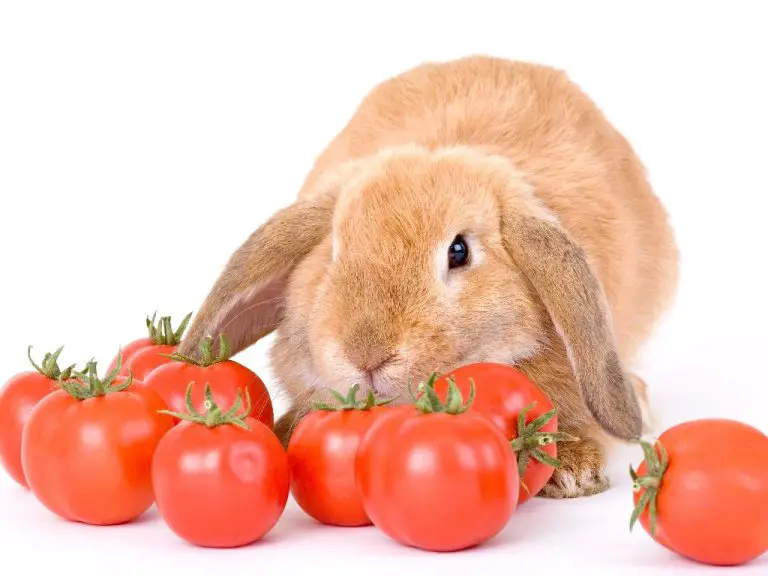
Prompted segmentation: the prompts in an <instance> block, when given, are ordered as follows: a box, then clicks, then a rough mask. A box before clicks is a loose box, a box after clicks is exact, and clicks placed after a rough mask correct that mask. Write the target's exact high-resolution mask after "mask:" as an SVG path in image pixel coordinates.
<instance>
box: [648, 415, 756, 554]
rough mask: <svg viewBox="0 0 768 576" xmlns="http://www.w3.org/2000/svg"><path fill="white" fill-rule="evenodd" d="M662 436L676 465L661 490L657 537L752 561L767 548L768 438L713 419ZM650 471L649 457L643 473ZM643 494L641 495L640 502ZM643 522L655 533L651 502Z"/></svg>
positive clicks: (678, 549) (674, 547)
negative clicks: (648, 469)
mask: <svg viewBox="0 0 768 576" xmlns="http://www.w3.org/2000/svg"><path fill="white" fill-rule="evenodd" d="M658 441H659V442H660V443H661V444H662V445H663V446H664V448H665V449H666V451H667V453H668V455H669V465H668V468H667V470H666V472H665V473H664V475H663V479H662V481H661V486H660V488H659V491H658V497H657V510H658V511H657V516H656V531H655V533H654V535H653V536H652V537H653V539H654V540H655V541H656V542H658V543H659V544H661V545H662V546H664V547H666V548H667V549H669V550H671V551H673V552H675V553H677V554H679V555H681V556H683V557H686V558H688V559H690V560H693V561H696V562H699V563H702V564H710V565H716V566H737V565H741V564H746V563H747V562H750V561H752V560H754V559H756V558H758V557H759V556H761V555H762V554H764V553H765V552H766V551H768V436H766V435H765V434H763V433H762V432H760V431H759V430H757V429H755V428H753V427H751V426H749V425H747V424H744V423H741V422H738V421H733V420H728V419H719V418H711V419H700V420H692V421H689V422H684V423H681V424H678V425H676V426H673V427H672V428H669V429H668V430H666V431H665V432H664V433H663V434H662V435H661V436H659V438H658ZM657 450H658V449H657ZM657 453H658V452H657ZM646 472H647V466H646V463H645V461H643V462H642V463H641V464H640V466H639V467H638V469H637V474H638V475H639V476H641V477H642V476H645V475H646ZM643 492H644V489H641V490H640V491H638V492H636V493H635V494H634V502H635V505H637V503H638V502H639V500H640V498H641V497H642V495H643ZM640 523H641V525H642V526H643V528H644V529H645V531H646V532H647V533H648V534H649V535H650V534H651V527H650V515H649V508H646V509H645V510H644V512H643V513H642V514H641V516H640Z"/></svg>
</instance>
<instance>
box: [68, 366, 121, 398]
mask: <svg viewBox="0 0 768 576" xmlns="http://www.w3.org/2000/svg"><path fill="white" fill-rule="evenodd" d="M121 364H122V359H121V357H120V356H118V360H117V366H115V367H114V368H113V369H112V371H111V372H110V373H109V374H107V375H106V377H104V378H103V379H102V378H99V375H98V371H97V367H96V361H95V360H89V361H88V362H87V363H86V365H85V369H84V370H83V371H82V372H78V371H76V370H73V372H72V375H73V376H74V377H75V378H76V379H77V380H79V381H80V382H81V383H82V384H80V382H70V381H68V380H65V379H64V378H63V375H62V376H59V378H58V382H59V386H60V387H61V388H62V390H64V391H65V392H66V393H67V394H69V395H70V396H72V397H73V398H75V399H76V400H87V399H88V398H96V397H98V396H106V395H107V394H114V393H115V392H122V391H123V390H126V389H127V388H128V387H129V386H130V385H131V383H132V382H133V374H132V373H131V372H130V371H129V372H128V376H127V378H126V379H125V380H124V381H123V382H121V383H120V384H117V383H116V379H117V377H118V375H119V373H120V368H121Z"/></svg>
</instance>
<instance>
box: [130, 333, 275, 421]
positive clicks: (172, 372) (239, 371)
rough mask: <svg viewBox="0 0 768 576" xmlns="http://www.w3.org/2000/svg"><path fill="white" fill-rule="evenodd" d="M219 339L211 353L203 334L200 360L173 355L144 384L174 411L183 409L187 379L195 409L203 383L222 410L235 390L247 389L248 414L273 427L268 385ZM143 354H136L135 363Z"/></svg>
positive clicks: (229, 404)
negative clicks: (217, 349)
mask: <svg viewBox="0 0 768 576" xmlns="http://www.w3.org/2000/svg"><path fill="white" fill-rule="evenodd" d="M221 343H222V344H221V348H220V352H219V355H218V356H216V357H214V356H213V352H212V340H211V338H210V337H208V338H204V339H203V341H202V343H201V354H200V359H199V360H193V359H191V358H186V357H183V356H174V360H172V361H171V362H170V363H168V364H164V365H162V366H160V367H159V368H157V369H156V370H153V371H152V372H151V373H150V374H149V375H148V376H147V377H146V378H145V379H144V384H145V385H146V386H147V387H148V388H151V389H152V390H154V391H155V392H157V393H158V394H159V395H160V396H161V397H162V398H163V400H164V401H165V403H166V404H167V405H168V407H169V408H170V409H171V410H173V411H176V412H182V411H183V410H184V409H185V394H186V391H187V387H188V386H189V384H190V383H194V386H193V387H192V404H193V405H194V407H195V408H196V409H197V410H198V411H199V410H202V409H203V403H204V400H205V398H204V394H203V391H204V385H205V384H210V385H211V389H212V390H213V399H214V401H215V402H216V404H217V405H218V406H221V407H222V409H224V410H227V409H229V408H231V407H232V405H233V404H234V403H235V401H236V399H237V396H238V394H243V395H245V394H246V392H247V395H248V397H249V398H250V400H251V413H250V416H252V417H253V418H255V419H257V420H259V421H261V422H263V423H264V424H265V425H266V426H268V427H269V428H272V427H273V426H274V412H273V408H272V400H271V398H270V396H269V392H268V391H267V387H266V386H265V385H264V382H263V381H262V380H261V378H259V377H258V376H257V375H256V374H255V373H254V372H253V371H252V370H250V369H248V368H246V367H245V366H243V365H242V364H240V363H238V362H235V361H234V360H230V359H229V354H228V349H227V345H226V342H225V341H224V340H223V337H222V338H221ZM142 354H143V353H140V354H139V356H137V357H136V360H134V366H135V365H136V362H138V361H140V356H141V355H142Z"/></svg>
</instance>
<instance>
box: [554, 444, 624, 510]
mask: <svg viewBox="0 0 768 576" xmlns="http://www.w3.org/2000/svg"><path fill="white" fill-rule="evenodd" d="M557 451H558V453H557V458H558V459H559V460H560V462H561V466H560V468H555V471H554V473H553V474H552V478H550V480H549V482H548V483H547V484H546V485H545V486H544V488H542V490H541V492H539V496H542V497H544V498H582V497H584V496H593V495H594V494H600V493H601V492H605V491H606V490H607V489H608V487H609V486H610V483H609V481H608V477H607V476H606V475H605V471H604V464H605V462H604V457H603V450H602V448H601V446H600V445H599V444H598V443H597V442H596V441H594V440H592V439H590V438H584V439H582V440H579V441H578V442H567V443H562V444H559V445H558V450H557Z"/></svg>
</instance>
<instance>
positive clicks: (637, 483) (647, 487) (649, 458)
mask: <svg viewBox="0 0 768 576" xmlns="http://www.w3.org/2000/svg"><path fill="white" fill-rule="evenodd" d="M638 443H639V444H640V447H641V448H642V450H643V455H644V460H645V475H644V476H638V474H637V472H635V469H634V468H632V466H631V465H630V467H629V475H630V477H631V478H632V490H634V491H635V492H642V494H641V496H640V499H639V500H638V502H637V505H636V506H635V508H634V510H632V516H631V517H630V519H629V530H630V531H631V530H632V528H634V526H635V524H636V523H637V521H638V520H639V519H640V516H641V515H642V514H643V512H644V511H645V509H646V508H648V519H649V524H650V530H649V532H650V535H651V536H653V535H654V534H655V533H656V522H657V515H658V511H657V499H658V496H659V491H660V490H661V487H662V483H663V480H664V473H665V472H666V471H667V467H668V466H669V454H668V453H667V450H666V448H664V446H663V445H662V444H661V442H659V441H658V440H657V441H656V447H654V446H653V445H651V444H649V443H648V442H645V441H643V440H640V441H639V442H638ZM657 449H658V451H657Z"/></svg>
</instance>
